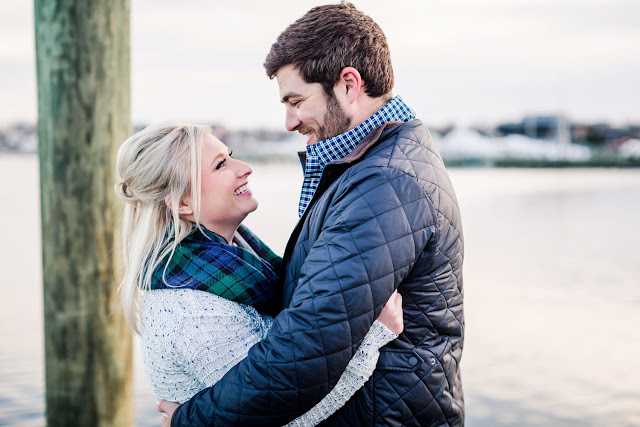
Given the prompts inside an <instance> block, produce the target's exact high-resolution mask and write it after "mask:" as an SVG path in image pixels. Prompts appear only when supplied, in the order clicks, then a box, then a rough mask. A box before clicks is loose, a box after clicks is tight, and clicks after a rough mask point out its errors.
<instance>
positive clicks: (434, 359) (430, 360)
mask: <svg viewBox="0 0 640 427" xmlns="http://www.w3.org/2000/svg"><path fill="white" fill-rule="evenodd" d="M429 363H431V364H432V365H435V364H436V358H435V357H432V358H431V359H429Z"/></svg>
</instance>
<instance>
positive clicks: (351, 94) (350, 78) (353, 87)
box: [340, 67, 364, 104]
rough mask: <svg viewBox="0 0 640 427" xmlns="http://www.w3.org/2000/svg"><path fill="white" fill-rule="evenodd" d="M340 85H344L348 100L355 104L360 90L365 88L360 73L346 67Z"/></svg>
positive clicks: (341, 74)
mask: <svg viewBox="0 0 640 427" xmlns="http://www.w3.org/2000/svg"><path fill="white" fill-rule="evenodd" d="M340 83H342V84H343V85H344V89H345V90H346V96H347V100H348V101H349V103H350V104H353V103H354V102H355V101H356V99H357V98H358V95H360V90H361V89H362V88H363V87H364V81H362V77H361V76H360V73H359V72H358V70H356V69H355V68H353V67H345V68H343V69H342V71H340Z"/></svg>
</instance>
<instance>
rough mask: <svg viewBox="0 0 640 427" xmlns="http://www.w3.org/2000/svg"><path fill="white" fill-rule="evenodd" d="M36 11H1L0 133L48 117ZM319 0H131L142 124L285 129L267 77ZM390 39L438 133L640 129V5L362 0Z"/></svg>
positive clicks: (135, 106) (7, 5)
mask: <svg viewBox="0 0 640 427" xmlns="http://www.w3.org/2000/svg"><path fill="white" fill-rule="evenodd" d="M32 3H33V2H32V1H30V0H29V1H27V0H13V1H7V0H4V1H2V2H0V73H1V74H0V76H1V79H0V94H1V95H0V96H1V98H0V99H1V100H2V102H1V103H0V125H4V124H7V123H8V122H11V121H16V120H25V121H29V122H33V121H35V120H36V112H37V99H36V98H37V97H36V78H35V49H34V37H33V4H32ZM323 3H326V1H312V0H271V1H264V0H244V1H243V0H218V1H216V0H183V1H181V2H177V1H175V0H131V49H132V50H131V56H132V88H131V90H132V115H133V121H134V122H135V123H150V122H156V121H162V120H170V119H182V120H190V121H206V122H209V123H214V122H219V123H225V124H227V125H229V126H231V127H251V128H256V127H268V128H274V129H278V128H283V119H284V107H282V106H281V105H280V103H279V102H278V89H277V84H276V82H275V81H270V80H269V79H268V78H267V77H266V76H265V74H264V71H263V67H262V64H263V62H264V58H265V55H266V54H267V52H268V50H269V47H270V45H271V43H273V41H275V39H276V37H277V35H278V34H279V33H280V32H281V31H282V30H283V29H284V28H285V27H286V26H287V24H289V23H290V22H292V21H293V20H295V19H296V18H298V17H300V16H301V15H303V14H304V13H305V12H306V11H307V10H308V9H309V8H311V7H312V6H314V5H318V4H323ZM354 3H355V4H356V6H358V7H359V8H360V9H362V10H363V11H365V12H366V13H368V14H369V15H370V16H371V17H373V19H374V20H376V21H377V22H378V23H379V24H380V26H381V27H382V29H383V30H384V32H385V33H386V35H387V39H388V41H389V45H390V48H391V57H392V61H393V65H394V70H395V76H396V86H395V88H394V93H395V94H399V95H401V96H402V97H403V98H404V99H405V101H407V102H408V103H409V104H410V105H411V106H412V107H413V108H414V109H415V110H416V111H417V113H418V116H419V117H420V118H421V119H423V120H424V121H425V122H426V123H427V124H433V125H442V124H445V123H449V122H455V123H458V124H495V123H497V122H499V121H510V120H519V119H520V118H521V117H522V116H523V115H526V114H549V113H564V114H566V115H568V116H569V117H570V118H571V119H573V120H576V121H583V122H595V121H611V122H614V123H617V124H621V123H627V122H630V121H635V122H640V78H639V76H640V24H638V17H640V1H637V0H620V1H617V0H490V1H482V0H394V1H389V0H386V1H382V0H360V1H359V0H354Z"/></svg>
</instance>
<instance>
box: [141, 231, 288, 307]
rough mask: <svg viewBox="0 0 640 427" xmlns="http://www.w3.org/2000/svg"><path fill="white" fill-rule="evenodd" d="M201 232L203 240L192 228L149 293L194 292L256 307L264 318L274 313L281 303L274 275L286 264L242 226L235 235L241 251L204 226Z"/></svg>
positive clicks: (159, 269)
mask: <svg viewBox="0 0 640 427" xmlns="http://www.w3.org/2000/svg"><path fill="white" fill-rule="evenodd" d="M202 230H203V231H204V233H205V234H204V235H203V234H202V233H201V232H200V231H199V230H198V229H197V228H195V227H194V231H193V232H192V233H191V234H189V235H188V236H187V237H185V239H184V240H182V241H181V242H180V244H178V246H177V247H176V250H175V252H174V253H173V256H171V259H169V256H170V255H167V257H166V258H165V259H163V260H162V262H160V264H158V266H157V267H156V269H155V271H154V272H153V277H152V281H151V282H152V285H151V289H176V288H181V289H196V290H199V291H205V292H209V293H212V294H215V295H218V296H219V297H222V298H225V299H228V300H230V301H235V302H238V303H241V304H247V305H252V306H253V307H255V308H256V310H258V312H260V313H263V314H270V315H273V314H275V310H276V307H279V303H280V301H279V298H277V295H276V292H275V285H276V282H277V281H278V275H277V274H276V272H277V271H278V269H279V268H280V264H281V262H282V259H281V258H280V257H279V256H277V255H276V254H274V253H273V252H272V251H271V249H269V247H267V245H265V244H264V243H263V242H262V241H261V240H260V239H259V238H258V237H257V236H256V235H255V234H253V233H252V232H251V231H249V229H248V228H246V227H244V226H243V225H241V226H240V227H239V228H238V232H237V233H236V236H234V241H235V242H236V243H237V244H238V245H239V246H234V245H230V244H228V243H227V241H226V240H225V239H224V238H222V237H221V236H219V235H217V234H215V233H213V232H211V231H209V230H207V229H206V228H204V227H202ZM205 235H206V236H205ZM167 262H169V265H168V266H167ZM165 266H166V272H165ZM163 273H164V277H163Z"/></svg>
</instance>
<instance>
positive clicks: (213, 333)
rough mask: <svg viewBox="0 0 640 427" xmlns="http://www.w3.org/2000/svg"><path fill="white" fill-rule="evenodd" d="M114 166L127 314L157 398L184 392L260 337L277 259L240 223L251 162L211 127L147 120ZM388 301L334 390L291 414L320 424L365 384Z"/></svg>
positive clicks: (218, 374) (389, 322) (388, 323)
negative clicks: (120, 201)
mask: <svg viewBox="0 0 640 427" xmlns="http://www.w3.org/2000/svg"><path fill="white" fill-rule="evenodd" d="M117 172H118V174H119V176H120V180H121V182H120V183H119V184H118V185H116V191H117V193H118V195H119V196H120V197H121V198H122V199H123V200H124V201H125V202H127V203H126V205H125V210H124V216H123V220H122V237H123V255H124V266H125V272H124V278H123V280H122V283H121V285H120V289H119V290H120V293H121V296H122V301H123V307H124V312H125V316H126V318H127V322H128V324H129V326H130V328H131V329H132V331H133V332H134V333H138V334H140V336H141V345H142V355H143V361H144V365H145V370H146V373H147V377H148V378H149V381H150V383H151V386H152V389H153V392H154V394H155V397H156V399H158V400H161V399H165V400H167V401H175V402H184V401H186V400H188V399H189V398H190V397H191V396H193V395H194V394H195V393H197V392H198V391H200V390H202V389H204V388H207V387H210V386H211V385H213V384H215V383H216V382H217V381H218V380H219V379H220V378H222V376H224V374H225V373H226V372H227V371H228V370H229V369H230V368H231V367H233V366H234V365H235V364H236V363H238V362H239V361H240V360H242V359H243V358H244V357H246V356H247V353H248V351H249V349H250V348H251V347H252V346H253V345H254V344H255V343H257V342H258V341H260V340H261V339H263V338H264V337H265V336H266V335H267V333H268V331H269V328H270V327H271V324H272V323H273V318H272V317H271V316H273V315H275V314H276V313H277V309H278V306H279V298H278V296H277V295H276V294H277V293H276V288H275V283H276V281H277V275H276V271H277V270H278V266H279V264H280V262H281V259H280V258H279V257H278V256H276V255H275V254H274V253H273V252H271V250H269V248H268V247H266V246H265V245H264V244H263V243H262V242H261V241H260V240H259V239H258V238H257V237H256V236H255V235H253V234H252V233H251V232H250V231H249V230H248V229H246V228H245V227H243V226H241V222H242V221H243V220H244V219H245V218H246V216H247V215H248V214H249V213H250V212H253V211H254V210H255V209H256V208H257V207H258V203H257V201H256V200H255V199H254V197H253V194H252V192H251V190H250V189H249V187H248V177H249V175H250V174H251V172H252V170H251V168H250V167H249V166H248V165H247V164H246V163H243V162H241V161H239V160H236V159H233V158H232V157H231V156H230V153H229V151H228V149H227V147H226V146H225V145H224V144H223V143H222V142H220V141H219V140H218V139H217V138H215V137H214V136H213V135H212V134H211V132H210V129H209V128H208V127H206V126H197V125H159V126H153V127H148V128H146V129H144V130H143V131H141V132H139V133H137V134H135V135H133V136H132V137H130V138H129V139H127V140H126V141H125V142H124V143H123V144H122V146H121V147H120V150H119V152H118V158H117ZM390 301H392V302H391V303H389V304H387V307H385V309H384V310H383V312H382V314H381V316H380V317H379V319H378V320H377V321H376V322H374V324H373V326H372V328H371V330H370V331H369V333H368V334H367V336H366V337H365V339H364V341H363V342H362V345H361V346H360V351H358V352H357V354H356V356H354V358H353V359H352V360H351V362H350V363H349V366H348V367H347V369H346V371H345V372H344V374H343V375H342V377H341V379H340V381H339V382H338V384H337V385H336V386H335V387H334V389H333V390H332V391H331V393H330V394H329V395H328V396H326V397H325V398H324V399H323V400H322V401H321V402H320V403H318V405H316V406H315V407H314V408H313V409H311V410H310V411H309V412H307V413H306V414H303V415H302V416H301V417H299V418H298V419H296V420H294V421H293V422H292V424H294V425H315V424H317V423H319V422H320V421H322V420H323V419H325V418H326V417H328V416H329V415H331V414H332V413H333V412H335V411H336V410H337V409H339V408H340V407H341V406H342V405H344V403H345V402H346V400H347V399H348V398H349V397H350V396H352V395H353V393H355V392H356V391H357V390H358V389H359V388H360V387H361V386H362V385H363V384H364V382H366V380H367V379H368V377H369V376H370V375H371V373H372V371H373V369H374V368H375V365H376V362H377V359H378V355H379V352H378V349H379V348H380V347H381V346H383V345H385V344H386V343H388V342H390V341H391V340H393V339H395V338H396V337H397V335H396V334H399V333H400V332H401V331H402V311H401V308H400V307H401V306H400V304H401V301H400V297H399V295H395V296H393V297H392V298H391V299H390Z"/></svg>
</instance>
